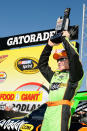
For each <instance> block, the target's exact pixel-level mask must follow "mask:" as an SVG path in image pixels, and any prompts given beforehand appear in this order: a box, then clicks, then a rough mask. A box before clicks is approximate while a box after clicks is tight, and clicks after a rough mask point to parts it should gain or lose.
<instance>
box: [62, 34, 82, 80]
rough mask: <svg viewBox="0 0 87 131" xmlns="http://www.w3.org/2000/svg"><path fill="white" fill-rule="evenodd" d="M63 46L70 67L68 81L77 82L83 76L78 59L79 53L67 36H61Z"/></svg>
mask: <svg viewBox="0 0 87 131" xmlns="http://www.w3.org/2000/svg"><path fill="white" fill-rule="evenodd" d="M62 41H63V46H64V48H65V50H66V52H67V55H68V59H69V68H70V79H69V80H70V81H71V82H77V81H79V80H81V78H82V76H83V74H84V73H83V68H82V64H81V62H80V60H79V54H78V52H77V51H76V48H75V47H74V46H73V45H72V44H71V42H70V41H69V39H68V38H66V37H63V38H62Z"/></svg>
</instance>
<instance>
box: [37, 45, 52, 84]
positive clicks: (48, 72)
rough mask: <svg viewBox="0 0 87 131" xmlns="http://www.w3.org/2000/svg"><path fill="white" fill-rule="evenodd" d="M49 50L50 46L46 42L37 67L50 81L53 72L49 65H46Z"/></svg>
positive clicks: (50, 49)
mask: <svg viewBox="0 0 87 131" xmlns="http://www.w3.org/2000/svg"><path fill="white" fill-rule="evenodd" d="M51 51H52V47H51V46H49V45H48V44H47V45H46V46H45V48H44V50H43V52H42V54H41V56H40V59H39V63H38V68H39V70H40V72H41V73H42V75H43V76H44V77H45V78H46V80H47V81H48V82H50V80H51V78H52V76H53V74H54V72H53V71H52V70H51V68H50V66H49V65H48V61H49V56H50V54H51Z"/></svg>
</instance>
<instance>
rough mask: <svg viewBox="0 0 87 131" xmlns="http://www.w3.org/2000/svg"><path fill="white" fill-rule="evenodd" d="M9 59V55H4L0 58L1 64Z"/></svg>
mask: <svg viewBox="0 0 87 131" xmlns="http://www.w3.org/2000/svg"><path fill="white" fill-rule="evenodd" d="M7 57H8V55H2V56H0V63H1V62H2V61H4V60H5V59H6V58H7Z"/></svg>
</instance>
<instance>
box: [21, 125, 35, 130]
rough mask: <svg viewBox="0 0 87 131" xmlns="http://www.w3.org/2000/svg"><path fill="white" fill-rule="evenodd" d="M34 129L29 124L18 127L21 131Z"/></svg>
mask: <svg viewBox="0 0 87 131" xmlns="http://www.w3.org/2000/svg"><path fill="white" fill-rule="evenodd" d="M33 129H34V126H33V125H31V124H23V125H22V126H21V127H20V130H21V131H32V130H33Z"/></svg>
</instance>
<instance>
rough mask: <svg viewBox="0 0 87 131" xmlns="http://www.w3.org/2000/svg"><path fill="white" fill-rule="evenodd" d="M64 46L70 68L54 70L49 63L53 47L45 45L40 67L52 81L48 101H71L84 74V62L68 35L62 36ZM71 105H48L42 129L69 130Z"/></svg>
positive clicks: (48, 79) (43, 73)
mask: <svg viewBox="0 0 87 131" xmlns="http://www.w3.org/2000/svg"><path fill="white" fill-rule="evenodd" d="M62 41H63V46H64V48H65V50H66V52H67V56H68V59H69V70H63V71H56V72H53V71H52V70H51V68H50V66H49V65H48V61H49V56H50V54H51V51H52V47H51V46H49V45H48V44H47V45H46V46H45V48H44V50H43V52H42V54H41V56H40V59H39V64H38V67H39V69H40V72H41V73H42V75H43V76H44V77H45V78H46V80H47V81H48V82H49V83H50V85H49V97H48V102H55V101H60V102H61V100H68V101H71V100H72V98H73V97H74V95H75V93H76V92H77V90H78V89H79V88H80V82H81V79H82V76H83V68H82V64H81V62H80V60H79V55H78V52H77V51H76V48H75V47H74V46H73V45H72V44H71V42H70V41H69V39H68V38H67V37H64V38H62ZM70 109H71V107H70V106H69V105H68V104H62V103H61V104H59V105H55V106H48V107H47V109H46V112H45V115H44V120H43V123H42V127H41V131H68V130H69V127H70V118H71V117H70V116H71V112H70V111H71V110H70Z"/></svg>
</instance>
